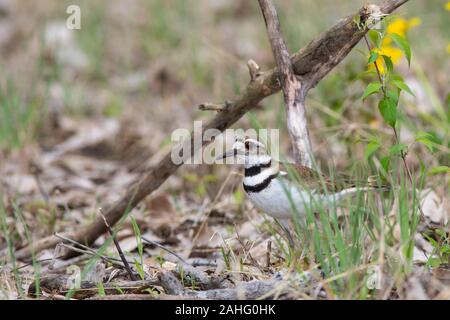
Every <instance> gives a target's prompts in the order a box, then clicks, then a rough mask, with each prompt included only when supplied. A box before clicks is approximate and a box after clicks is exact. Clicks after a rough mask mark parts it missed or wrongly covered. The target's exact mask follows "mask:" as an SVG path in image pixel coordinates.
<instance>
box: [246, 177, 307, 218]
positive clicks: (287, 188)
mask: <svg viewBox="0 0 450 320" xmlns="http://www.w3.org/2000/svg"><path fill="white" fill-rule="evenodd" d="M248 196H249V198H250V200H251V201H252V203H253V204H254V205H255V206H256V207H258V208H259V209H261V210H262V211H264V212H265V213H267V214H268V215H270V216H272V217H274V218H279V219H288V218H291V217H292V212H294V211H296V212H298V213H299V214H304V212H305V202H306V203H309V199H310V195H309V193H308V192H307V191H299V190H298V189H297V188H296V187H295V186H293V185H291V184H290V183H289V182H284V181H282V180H281V179H279V178H275V179H273V180H272V181H271V182H270V184H269V185H268V186H267V187H266V188H265V189H263V190H261V191H260V192H249V193H248ZM290 198H291V200H290ZM293 205H294V206H293ZM294 207H295V209H294Z"/></svg>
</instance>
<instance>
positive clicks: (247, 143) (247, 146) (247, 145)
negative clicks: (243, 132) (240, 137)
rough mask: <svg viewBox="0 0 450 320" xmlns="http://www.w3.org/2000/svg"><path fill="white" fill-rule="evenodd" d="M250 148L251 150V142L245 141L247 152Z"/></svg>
mask: <svg viewBox="0 0 450 320" xmlns="http://www.w3.org/2000/svg"><path fill="white" fill-rule="evenodd" d="M248 148H250V142H248V141H245V149H247V150H248Z"/></svg>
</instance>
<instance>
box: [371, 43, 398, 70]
mask: <svg viewBox="0 0 450 320" xmlns="http://www.w3.org/2000/svg"><path fill="white" fill-rule="evenodd" d="M374 51H375V52H377V53H378V58H377V60H376V63H377V66H378V70H380V73H381V74H384V73H385V72H386V70H385V67H384V59H383V57H382V55H385V56H388V57H389V58H391V60H392V64H394V65H395V64H397V63H398V62H399V61H400V59H401V58H402V55H403V53H402V50H400V49H399V48H396V47H391V46H385V47H382V48H381V49H374ZM374 69H375V65H374V64H373V63H371V64H370V65H369V70H374Z"/></svg>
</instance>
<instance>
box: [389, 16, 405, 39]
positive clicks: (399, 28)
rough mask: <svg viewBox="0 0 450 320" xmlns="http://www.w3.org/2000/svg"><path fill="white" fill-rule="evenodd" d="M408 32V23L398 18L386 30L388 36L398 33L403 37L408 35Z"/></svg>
mask: <svg viewBox="0 0 450 320" xmlns="http://www.w3.org/2000/svg"><path fill="white" fill-rule="evenodd" d="M407 30H408V21H407V20H405V19H403V18H398V19H395V20H394V21H392V22H391V23H389V25H388V26H387V28H386V33H387V34H392V33H396V34H398V35H400V36H402V37H404V36H405V35H406V31H407Z"/></svg>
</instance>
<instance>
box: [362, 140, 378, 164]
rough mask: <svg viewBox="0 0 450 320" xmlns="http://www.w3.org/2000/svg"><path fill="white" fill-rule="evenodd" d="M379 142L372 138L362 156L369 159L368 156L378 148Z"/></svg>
mask: <svg viewBox="0 0 450 320" xmlns="http://www.w3.org/2000/svg"><path fill="white" fill-rule="evenodd" d="M380 147H381V146H380V143H379V142H378V141H377V140H372V141H370V142H369V144H368V145H367V147H366V151H364V158H365V159H366V161H369V158H370V157H371V156H372V155H373V154H374V153H375V152H376V151H377V150H378V149H380Z"/></svg>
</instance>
